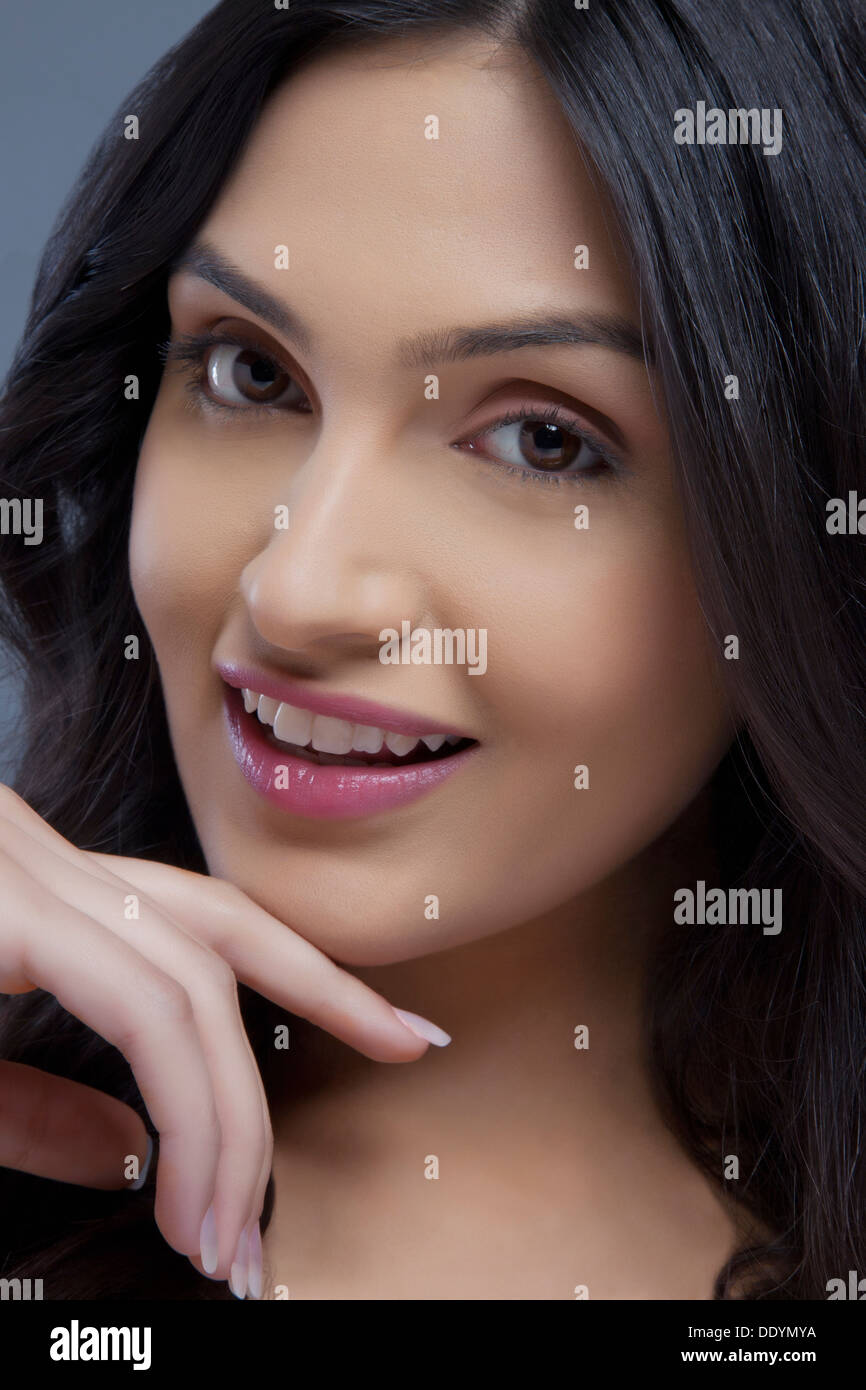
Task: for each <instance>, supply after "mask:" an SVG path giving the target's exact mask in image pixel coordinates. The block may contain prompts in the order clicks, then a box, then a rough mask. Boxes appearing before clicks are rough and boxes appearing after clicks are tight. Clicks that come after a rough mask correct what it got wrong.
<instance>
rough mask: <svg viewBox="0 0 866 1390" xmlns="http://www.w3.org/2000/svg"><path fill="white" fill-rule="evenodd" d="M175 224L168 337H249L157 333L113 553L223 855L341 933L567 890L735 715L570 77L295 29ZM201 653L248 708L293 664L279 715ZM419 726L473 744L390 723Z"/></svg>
mask: <svg viewBox="0 0 866 1390" xmlns="http://www.w3.org/2000/svg"><path fill="white" fill-rule="evenodd" d="M432 137H435V138H432ZM196 242H197V244H198V245H199V247H200V248H201V247H204V248H206V253H202V254H199V255H198V257H197V260H195V261H191V262H190V263H189V264H187V265H186V266H185V267H184V268H181V269H180V270H178V271H177V273H175V274H174V276H173V278H172V280H171V282H170V289H169V300H170V309H171V317H172V325H173V330H172V331H173V337H177V336H178V335H181V334H203V333H207V332H212V333H213V334H215V335H216V337H217V338H219V337H220V335H221V334H222V333H224V332H225V331H227V330H228V331H229V332H230V333H231V334H233V335H235V337H237V338H238V340H239V341H238V343H232V342H231V341H229V342H227V343H223V345H222V346H216V347H210V348H205V349H204V351H203V357H202V364H203V367H202V371H201V373H197V370H196V367H195V365H192V366H191V365H189V363H179V362H177V361H175V362H174V363H170V364H169V366H168V367H167V369H166V372H165V374H164V377H163V381H162V384H161V387H160V390H159V394H158V397H157V400H156V403H155V406H154V410H153V413H152V415H151V419H150V422H149V427H148V430H147V433H146V436H145V438H144V441H143V445H142V450H141V456H140V461H139V466H138V474H137V479H136V488H135V497H134V506H133V518H132V537H131V545H130V561H131V571H132V580H133V586H134V591H135V596H136V599H137V602H138V606H139V608H140V611H141V614H142V617H143V619H144V622H145V624H146V626H147V629H148V632H149V634H150V637H151V639H152V642H153V645H154V648H155V650H156V654H157V657H158V660H159V666H160V671H161V676H162V683H163V688H164V692H165V701H166V706H167V710H168V718H169V725H170V729H171V736H172V741H173V745H174V749H175V754H176V758H177V764H178V768H179V772H180V777H181V780H182V782H183V787H184V791H185V793H186V797H187V800H188V802H189V805H190V809H191V812H192V815H193V818H194V820H195V824H196V827H197V830H198V834H199V837H200V840H201V843H202V846H203V849H204V852H205V855H206V857H207V861H208V865H209V868H210V871H211V873H213V874H216V875H219V876H221V877H224V878H228V879H230V880H232V881H233V882H235V883H237V884H238V885H239V886H240V887H241V888H243V889H244V890H245V891H246V892H247V893H248V894H249V895H250V896H251V897H252V898H254V899H255V900H256V901H258V902H259V903H261V904H262V906H264V907H265V908H267V909H268V910H269V911H270V912H272V913H274V914H275V915H276V916H278V917H280V918H281V919H282V920H284V921H285V922H287V923H288V924H289V925H290V926H292V927H293V928H294V929H295V930H297V931H298V932H299V933H301V934H302V935H304V936H306V937H307V938H308V939H309V940H311V941H312V942H314V943H315V944H316V945H317V946H319V947H321V948H322V949H323V950H325V951H327V952H328V953H329V954H331V955H332V956H334V957H335V958H336V959H338V960H341V961H342V962H344V963H346V964H355V965H375V964H383V963H387V962H393V961H398V960H406V959H409V958H411V957H414V956H419V955H422V954H424V953H427V952H431V951H436V950H441V949H443V948H444V947H447V946H452V945H456V944H459V943H462V942H466V941H469V940H472V939H477V938H481V937H483V936H485V935H487V934H489V933H492V932H496V931H499V930H502V929H504V928H506V927H510V926H514V925H517V924H518V923H523V922H528V921H530V920H531V919H533V918H535V917H536V916H539V915H541V914H543V913H548V912H550V911H552V910H554V909H556V908H559V907H561V908H564V909H566V910H567V909H568V907H569V905H570V904H571V902H572V901H573V900H574V899H576V898H577V897H578V895H580V894H582V893H584V892H585V891H586V890H588V889H589V888H591V887H592V886H593V885H595V884H597V883H599V882H600V881H601V880H602V879H604V878H605V877H606V876H608V875H609V874H611V873H612V872H613V871H614V870H615V869H617V868H619V867H620V866H622V865H624V864H625V863H626V862H627V861H629V860H630V859H632V858H633V857H634V856H635V855H636V854H637V853H638V852H639V851H640V850H642V849H643V848H645V847H646V846H647V845H648V844H649V843H651V842H652V841H653V840H654V839H655V838H656V837H657V836H658V835H659V834H660V833H661V832H662V831H664V830H665V829H666V828H667V827H668V826H670V825H671V824H672V823H673V821H674V820H676V819H677V817H678V816H679V815H680V813H681V812H682V811H683V810H684V809H685V808H686V807H687V806H688V804H689V802H690V801H691V800H692V799H693V798H694V796H695V795H696V793H697V792H698V790H699V789H700V788H701V787H702V785H704V783H705V782H706V780H707V778H708V777H709V775H710V774H711V772H712V770H713V769H714V767H715V766H716V764H717V762H718V761H719V759H720V757H721V755H722V754H723V752H724V750H725V748H726V747H727V745H728V742H729V740H730V725H729V719H728V715H727V712H726V706H725V701H724V699H723V696H722V693H721V683H720V677H719V669H718V655H717V653H716V652H715V650H714V649H713V647H712V645H711V643H710V641H709V638H708V635H707V633H706V630H705V627H704V623H703V621H702V617H701V613H700V610H699V606H698V603H697V600H696V596H695V592H694V588H693V582H692V577H691V571H690V562H689V556H688V552H687V546H686V540H685V535H684V527H683V520H682V515H681V509H680V506H679V502H678V499H677V496H676V493H675V490H674V484H673V474H672V467H671V462H670V457H669V444H668V436H667V431H666V426H665V422H664V419H663V417H662V414H661V413H660V412H659V411H658V410H657V409H656V406H655V404H654V400H653V394H652V390H651V383H650V378H649V376H648V373H647V370H646V367H645V365H644V361H643V359H642V356H641V354H640V350H639V348H638V347H636V340H637V339H638V311H637V304H636V297H635V293H634V290H633V287H632V285H631V283H630V279H629V276H628V273H627V270H626V264H625V255H624V252H623V249H622V247H621V246H620V245H619V244H618V243H617V242H616V240H615V239H613V233H612V221H611V218H610V210H609V208H607V207H606V206H605V205H604V204H603V203H602V202H601V201H600V193H599V190H598V188H597V187H595V186H594V185H593V183H592V181H591V179H590V177H589V176H588V174H587V172H586V170H585V169H584V167H583V165H582V162H581V160H580V158H579V156H578V155H577V153H576V151H575V149H574V144H573V141H572V139H571V137H570V134H569V131H568V128H567V126H566V124H565V122H564V118H563V117H562V115H561V113H560V111H559V108H558V106H557V105H556V103H555V101H554V99H553V98H552V97H551V96H550V95H549V93H548V92H547V90H546V88H545V85H544V83H543V81H542V79H540V78H539V77H538V76H537V75H536V74H535V73H534V70H533V69H531V68H530V67H529V65H528V63H527V60H526V58H525V56H523V55H520V54H518V55H516V56H515V55H514V54H513V53H511V54H509V53H508V52H507V51H501V52H497V51H494V49H493V48H492V47H490V46H489V45H488V44H486V43H485V42H483V41H481V40H478V41H475V40H469V39H466V38H461V39H460V40H453V41H450V42H447V43H437V44H436V45H434V44H432V43H430V42H429V41H427V42H426V43H425V44H424V45H423V46H421V47H418V46H416V45H415V44H414V43H410V42H409V41H404V40H400V41H391V42H390V43H389V44H387V45H385V44H383V45H381V46H380V47H378V48H376V49H375V50H373V49H370V50H368V51H364V52H361V51H358V52H355V53H354V54H349V53H345V54H341V55H339V56H336V55H331V56H328V57H325V58H321V59H317V60H315V61H314V62H313V63H312V64H310V65H309V66H307V67H306V68H305V69H304V70H303V71H302V72H301V73H299V74H298V75H296V76H295V77H293V78H292V79H291V80H290V81H289V82H288V83H287V84H285V85H284V86H283V87H282V88H281V89H280V90H279V91H278V92H277V93H276V94H275V96H274V97H273V98H272V100H271V102H270V104H269V106H268V107H267V108H266V110H265V112H264V114H263V116H262V119H261V120H260V122H259V124H258V126H257V128H256V130H255V132H254V134H253V137H252V139H251V141H250V143H249V144H248V146H247V148H246V150H245V152H244V154H243V157H242V159H241V161H240V162H239V164H238V166H237V167H236V169H235V171H234V173H233V175H232V177H231V178H230V180H229V181H228V182H227V184H226V185H225V186H224V188H223V190H222V193H221V196H220V197H219V199H218V201H217V203H216V204H215V206H214V208H213V210H212V212H211V213H210V215H209V216H208V218H207V220H206V222H205V223H204V225H203V226H202V228H201V229H200V233H199V236H198V237H197V238H196ZM579 247H586V248H587V251H586V253H581V252H579V251H576V248H579ZM279 248H287V255H286V254H285V252H283V253H282V254H281V252H280V250H279ZM586 261H588V264H585V262H586ZM576 262H577V263H576ZM227 267H231V268H234V275H233V277H231V278H230V277H229V276H227V275H226V273H225V272H226V268H227ZM217 280H219V281H220V282H221V283H220V285H218V284H217V283H216V281H217ZM251 287H255V293H253V294H251V293H250V289H251ZM275 311H279V312H275ZM530 322H531V324H532V325H533V326H534V328H535V329H538V328H539V327H540V326H542V325H543V326H546V328H548V329H550V330H551V332H550V333H548V335H547V336H548V338H551V339H553V341H538V340H536V341H534V342H533V341H530V339H531V334H529V333H526V332H523V335H522V337H521V336H520V334H519V332H518V330H520V329H524V330H525V329H526V328H527V327H528V326H529V324H530ZM566 324H572V325H577V326H578V328H579V329H580V332H572V331H570V330H569V331H568V332H567V331H565V328H564V325H566ZM628 325H630V326H631V332H629V331H627V326H628ZM494 326H495V328H496V330H497V331H496V332H495V333H492V332H491V328H492V327H494ZM537 336H543V335H537ZM569 336H570V340H569ZM416 337H417V338H419V339H420V338H422V337H423V340H424V341H423V342H420V343H415V344H414V345H413V347H412V349H411V350H410V348H409V343H408V340H410V339H413V340H414V339H415V338H416ZM580 337H582V338H583V339H584V341H579V340H578V339H579V338H580ZM557 338H558V339H559V341H556V339H557ZM197 381H198V388H197V390H198V394H196V389H195V388H196V382H197ZM202 381H203V382H204V385H202ZM203 397H204V398H203ZM551 410H555V411H557V412H558V415H557V416H556V418H555V420H551V419H550V418H549V413H550V412H551ZM512 413H514V414H515V415H516V416H517V417H518V418H517V420H516V422H512V423H510V424H504V425H503V424H502V421H503V418H504V417H507V416H508V415H510V414H512ZM584 436H589V437H588V438H584ZM575 509H583V510H578V511H576V510H575ZM387 629H392V630H395V631H396V633H397V634H403V633H406V632H408V633H410V634H413V635H412V636H410V637H409V638H405V639H403V640H402V646H401V647H400V649H399V650H396V647H395V644H392V646H391V647H390V648H388V647H387V646H386V641H387V634H386V630H387ZM419 632H426V633H428V634H429V638H430V644H429V650H425V649H424V648H423V646H422V645H421V643H422V642H423V640H424V639H423V637H419V636H418V635H417V634H418V633H419ZM437 633H438V634H439V638H438V645H437V641H436V640H434V639H435V638H436V634H437ZM448 633H451V634H455V633H456V634H457V636H456V637H454V636H452V637H449V636H448V635H447V634H448ZM461 634H462V638H463V640H464V641H465V644H466V645H465V649H464V650H463V651H462V652H461V646H460V641H461ZM395 651H396V654H397V655H398V656H400V657H401V658H402V659H401V660H400V661H398V662H389V661H384V660H382V659H380V657H381V656H387V655H389V653H391V654H394V653H395ZM413 656H414V659H413ZM437 656H438V657H439V660H436V659H435V658H436V657H437ZM449 656H450V657H451V658H452V659H451V660H450V661H449V660H448V657H449ZM461 656H462V660H461ZM428 658H430V659H428ZM239 673H242V674H239ZM226 675H227V676H228V678H229V682H230V681H234V684H235V686H249V687H251V688H252V689H254V690H256V691H259V692H261V693H264V694H265V695H268V692H269V691H272V692H273V697H272V703H271V704H269V705H268V704H266V705H265V706H264V708H263V711H262V713H264V715H265V716H266V717H268V716H269V717H270V718H271V719H273V718H274V717H275V711H276V701H277V700H278V699H279V696H280V695H283V696H284V697H285V706H286V707H285V709H284V710H283V712H282V718H279V717H278V724H277V728H276V731H274V730H273V729H270V730H269V729H268V727H267V725H266V724H264V723H262V722H261V721H260V719H259V717H258V715H257V714H255V713H252V714H250V713H247V712H246V710H245V709H244V705H243V701H242V697H241V695H240V691H239V689H237V688H234V687H233V686H231V685H230V684H229V683H228V682H227V681H226V679H224V677H225V676H226ZM289 682H291V683H292V685H291V688H290V689H289V687H288V683H289ZM284 687H285V688H284ZM289 695H291V698H289ZM322 696H326V697H333V702H329V701H328V700H327V699H325V700H320V698H319V697H322ZM364 700H366V701H369V702H374V703H375V704H377V705H380V706H385V707H386V709H385V710H384V711H383V710H381V709H380V710H376V709H373V710H370V709H367V708H366V707H365V706H364V705H363V704H362V703H358V702H359V701H364ZM307 701H309V703H307ZM401 715H402V718H401V717H400V716H401ZM314 721H315V722H314ZM359 725H360V726H366V727H368V728H369V727H371V726H372V727H378V728H379V729H381V730H383V731H384V732H385V733H388V734H389V737H390V740H391V743H395V740H394V737H393V736H394V733H395V732H396V733H401V732H402V733H403V734H404V735H405V737H406V743H403V744H401V743H399V742H396V743H395V747H394V748H393V749H390V748H389V745H388V744H385V745H384V748H383V749H382V750H381V751H380V752H379V754H378V756H377V755H376V754H375V745H376V743H377V742H378V741H380V739H381V735H377V734H369V733H368V734H367V735H366V736H365V735H363V734H362V735H361V736H360V738H359V737H358V735H357V734H356V733H354V732H351V730H354V729H355V728H356V727H357V726H359ZM347 726H351V727H350V728H347ZM431 726H433V727H435V728H438V729H440V731H447V732H449V733H451V734H453V735H460V736H461V737H463V738H469V739H472V740H474V743H473V744H472V745H469V746H468V750H469V751H464V752H462V753H461V752H460V748H461V746H462V745H459V744H458V745H453V744H449V743H445V744H442V745H441V746H440V747H439V748H437V749H431V748H429V747H428V746H427V745H425V744H423V743H422V744H420V745H419V744H417V743H416V744H414V751H413V752H411V753H409V754H408V755H407V754H405V753H404V752H403V749H404V748H405V747H406V746H407V744H408V741H409V739H411V738H412V734H413V733H415V734H424V733H425V732H426V733H428V735H429V730H430V727H431ZM317 731H318V732H317ZM350 732H351V742H352V743H353V744H357V743H358V742H360V743H362V744H365V740H367V739H369V740H371V741H370V742H369V744H368V745H367V746H368V747H369V751H367V752H364V751H363V750H359V749H357V748H356V749H355V752H354V759H355V760H356V761H360V762H361V763H362V766H361V767H360V768H358V767H355V768H354V769H353V767H352V766H350V765H346V759H347V758H352V756H353V755H352V753H351V752H349V753H345V751H344V750H345V749H346V748H347V747H348V743H347V742H346V740H347V737H348V735H349V733H350ZM277 734H279V735H280V744H279V745H278V744H277V743H275V742H274V740H275V738H276V735H277ZM311 737H312V739H313V743H314V744H315V743H316V742H318V743H320V744H321V745H322V748H321V750H320V751H322V752H323V753H324V758H323V762H322V763H321V764H320V761H319V753H317V752H316V751H315V748H313V749H312V750H310V749H309V748H308V751H307V753H306V754H304V753H302V752H300V751H298V750H299V749H300V747H301V745H302V744H305V743H307V741H308V739H310V738H311ZM433 742H434V744H435V743H436V739H435V738H434V739H433ZM452 747H456V748H457V752H455V753H451V754H449V755H448V756H445V757H443V756H442V754H443V752H445V753H446V754H447V752H448V749H449V748H452ZM329 749H330V750H331V751H330V753H329V752H328V750H329ZM385 759H392V760H393V759H397V761H396V762H392V765H391V766H390V767H387V766H381V765H379V766H373V765H372V763H373V762H378V763H379V764H381V763H382V762H383V760H385ZM578 767H584V768H586V769H587V772H586V773H585V774H578V775H577V778H576V775H575V769H576V768H578ZM280 769H284V770H283V771H282V772H281V771H280ZM576 780H577V781H578V783H579V785H578V786H575V781H576ZM587 781H588V785H583V783H585V782H587ZM432 895H435V896H436V897H437V898H438V908H437V906H436V905H435V904H434V903H433V900H432Z"/></svg>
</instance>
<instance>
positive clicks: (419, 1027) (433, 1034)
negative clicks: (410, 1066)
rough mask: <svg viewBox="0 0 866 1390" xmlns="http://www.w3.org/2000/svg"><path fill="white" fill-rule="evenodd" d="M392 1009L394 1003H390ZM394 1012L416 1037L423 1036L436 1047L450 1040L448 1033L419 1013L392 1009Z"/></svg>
mask: <svg viewBox="0 0 866 1390" xmlns="http://www.w3.org/2000/svg"><path fill="white" fill-rule="evenodd" d="M391 1008H392V1009H394V1005H393V1004H392V1005H391ZM394 1012H395V1014H396V1015H397V1017H398V1018H399V1019H400V1021H401V1022H402V1023H405V1025H406V1027H407V1028H408V1029H409V1031H410V1032H412V1033H414V1034H415V1035H416V1037H419V1038H423V1039H424V1041H425V1042H431V1043H435V1045H436V1047H447V1046H448V1044H449V1043H450V1041H451V1037H450V1034H448V1033H445V1032H443V1031H442V1029H441V1028H437V1027H436V1024H435V1023H431V1022H430V1020H429V1018H422V1017H421V1015H420V1014H410V1013H407V1011H406V1010H405V1009H394Z"/></svg>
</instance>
